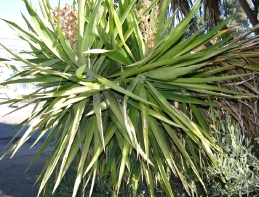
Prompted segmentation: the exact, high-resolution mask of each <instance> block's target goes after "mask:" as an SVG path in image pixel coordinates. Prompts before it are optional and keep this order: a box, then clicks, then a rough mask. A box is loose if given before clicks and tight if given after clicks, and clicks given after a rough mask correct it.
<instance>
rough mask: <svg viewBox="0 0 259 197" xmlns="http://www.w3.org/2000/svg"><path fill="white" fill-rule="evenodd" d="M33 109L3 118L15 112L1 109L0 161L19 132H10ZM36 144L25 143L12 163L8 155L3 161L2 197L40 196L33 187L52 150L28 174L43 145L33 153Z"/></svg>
mask: <svg viewBox="0 0 259 197" xmlns="http://www.w3.org/2000/svg"><path fill="white" fill-rule="evenodd" d="M0 102H1V100H0ZM32 107H33V106H29V107H27V108H25V109H23V110H21V111H17V112H15V113H13V114H11V115H8V116H5V117H3V115H4V114H6V113H8V112H10V111H12V110H15V108H10V107H8V105H0V157H1V156H2V155H3V153H4V152H5V150H4V148H5V146H6V145H7V144H8V142H9V141H10V139H11V137H13V136H14V134H15V133H16V131H17V129H16V130H14V131H12V132H9V131H10V130H11V129H12V128H13V127H14V126H16V125H17V124H18V123H20V122H21V121H23V120H24V119H25V118H26V117H27V116H28V115H30V112H31V110H32ZM18 138H19V137H18ZM33 142H34V140H33V139H30V140H29V141H28V142H26V143H25V144H24V145H23V146H22V147H21V148H20V149H19V150H18V152H17V153H16V154H15V155H14V157H13V158H12V159H10V156H11V155H7V156H6V157H4V158H3V159H2V160H0V197H36V196H37V189H36V188H35V187H34V188H33V185H34V182H35V180H36V177H37V175H38V174H39V173H40V172H41V170H42V168H43V166H44V164H45V161H46V159H47V157H48V155H49V154H50V152H51V147H48V148H47V149H46V151H44V153H43V154H42V155H41V156H40V157H39V159H38V160H37V161H36V163H35V164H34V165H33V166H32V167H31V168H30V169H29V170H28V171H27V172H25V170H26V169H27V167H28V165H29V164H30V162H31V161H32V159H33V158H34V156H35V154H36V152H37V151H38V150H39V149H40V147H41V145H42V143H43V141H40V142H39V143H38V144H37V145H36V146H34V147H33V148H32V149H30V146H31V145H32V143H33Z"/></svg>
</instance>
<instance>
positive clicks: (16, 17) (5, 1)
mask: <svg viewBox="0 0 259 197" xmlns="http://www.w3.org/2000/svg"><path fill="white" fill-rule="evenodd" d="M31 1H32V4H33V6H34V7H35V8H36V9H37V11H39V12H40V7H39V3H38V1H39V0H31ZM49 2H50V4H51V6H52V7H56V6H57V5H58V0H49ZM60 2H61V7H63V6H64V5H65V2H67V3H70V4H72V3H73V0H61V1H60ZM21 12H22V13H23V14H24V15H25V16H26V18H29V16H28V14H27V11H26V6H25V4H24V2H23V1H22V0H1V6H0V18H3V19H6V20H10V21H13V22H15V23H17V24H19V25H21V26H24V25H25V24H24V21H23V18H22V16H21ZM0 36H1V37H14V36H15V35H14V34H13V31H12V30H11V29H10V28H9V27H8V26H7V25H6V23H5V22H3V21H2V20H0Z"/></svg>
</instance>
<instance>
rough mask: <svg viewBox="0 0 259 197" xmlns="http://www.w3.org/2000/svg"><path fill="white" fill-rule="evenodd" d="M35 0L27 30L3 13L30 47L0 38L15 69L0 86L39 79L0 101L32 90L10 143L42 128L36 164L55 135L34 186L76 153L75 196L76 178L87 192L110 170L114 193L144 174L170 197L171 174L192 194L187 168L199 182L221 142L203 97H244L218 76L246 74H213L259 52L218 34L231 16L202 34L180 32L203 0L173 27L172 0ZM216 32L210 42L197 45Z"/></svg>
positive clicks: (62, 172) (64, 166) (134, 186)
mask: <svg viewBox="0 0 259 197" xmlns="http://www.w3.org/2000/svg"><path fill="white" fill-rule="evenodd" d="M39 2H40V5H41V10H42V16H43V17H41V15H40V14H38V13H37V12H36V10H35V9H34V8H33V6H32V4H30V3H29V1H28V0H24V3H25V5H26V8H27V10H28V13H29V16H30V19H31V22H29V20H28V19H26V18H25V17H24V20H25V22H26V23H27V25H28V29H22V28H21V27H20V26H19V25H17V24H15V23H13V22H11V21H8V20H5V21H6V22H7V23H8V24H9V25H10V26H11V27H12V28H13V29H14V30H15V31H16V33H17V35H18V37H19V38H20V39H22V40H23V41H25V42H26V43H27V44H28V45H29V46H30V50H28V51H24V52H22V53H21V54H16V53H13V52H12V51H10V50H9V49H8V48H6V47H5V46H3V45H1V46H2V47H4V48H5V49H6V50H7V51H8V52H9V53H11V54H12V55H13V57H14V58H12V59H0V61H1V64H3V65H4V66H6V67H8V68H11V69H13V70H15V71H16V72H17V74H16V75H15V76H13V77H12V78H10V79H8V80H7V81H5V82H3V83H2V84H1V85H2V86H4V85H9V84H15V83H37V86H38V87H39V89H38V90H36V91H35V92H33V93H31V94H29V95H24V96H22V97H20V98H17V99H12V100H9V101H6V102H3V104H5V103H17V102H20V101H22V100H24V99H32V103H34V104H35V108H34V110H33V112H32V114H31V115H30V116H29V117H28V118H27V119H26V120H25V121H23V122H22V123H21V125H22V129H21V130H20V131H19V132H18V133H21V132H22V131H23V129H25V128H26V126H27V125H30V127H29V129H28V130H26V132H25V134H24V135H23V137H22V138H21V139H20V140H19V141H18V142H17V143H15V144H14V145H13V146H11V147H10V149H9V151H8V152H11V151H13V154H15V153H16V152H17V151H18V149H19V148H20V147H21V146H22V145H23V144H24V143H25V142H26V141H27V140H28V139H29V138H30V137H31V136H33V135H35V134H36V133H39V137H38V138H37V140H36V141H35V143H34V144H36V143H37V142H38V141H39V140H40V139H41V138H42V136H44V135H46V134H48V136H47V138H46V139H45V141H44V144H43V146H42V148H41V150H40V151H39V152H38V154H37V155H36V158H35V159H34V160H33V161H32V163H33V162H34V161H35V160H36V159H37V157H38V156H39V155H40V154H41V153H42V151H43V150H44V149H45V148H46V147H47V146H48V144H49V143H50V142H51V140H52V139H54V140H55V143H54V149H53V152H52V153H51V155H50V156H49V159H48V160H47V163H46V166H45V168H44V169H43V171H42V173H41V174H40V176H39V179H38V180H41V181H42V182H41V185H40V188H39V192H41V191H42V190H43V189H44V186H45V185H46V184H47V182H48V180H49V178H50V177H51V175H53V173H54V172H55V171H56V172H57V175H56V176H55V177H56V180H55V185H54V188H53V191H55V190H56V189H57V187H58V185H59V184H60V182H61V180H62V178H63V177H64V176H65V174H66V172H67V170H68V168H69V166H70V165H71V163H72V161H73V160H74V159H75V158H76V160H77V162H76V165H77V166H76V178H75V183H74V188H73V196H76V194H77V191H78V188H79V186H80V184H82V183H83V184H84V186H86V185H87V184H89V185H91V186H90V188H91V190H90V194H91V192H92V189H93V188H94V184H95V182H96V179H97V178H100V177H106V176H108V175H109V176H110V177H111V178H110V184H111V185H112V189H113V193H114V194H116V192H119V189H120V187H121V185H122V183H126V184H128V185H129V186H130V187H131V189H132V194H133V196H136V192H137V189H138V186H139V185H140V184H142V183H143V182H145V183H146V185H147V186H148V188H149V195H150V196H154V195H155V194H154V188H155V186H156V185H159V186H160V187H161V188H162V189H163V190H164V191H165V193H166V195H168V196H170V197H171V196H173V188H172V186H171V184H170V181H171V179H172V178H174V177H178V178H179V179H180V180H181V182H182V184H183V186H184V188H185V190H186V192H187V193H188V194H190V195H194V193H195V192H196V189H195V185H194V181H193V177H191V178H190V177H189V174H192V175H194V176H195V177H196V179H198V180H199V181H200V182H201V184H202V185H203V186H204V184H203V181H202V178H201V176H200V174H199V172H198V167H199V163H200V160H203V161H204V160H210V161H211V162H214V161H215V157H214V154H213V152H214V151H218V147H217V146H216V145H215V143H214V142H212V141H211V139H210V133H209V130H208V125H207V124H206V121H205V119H204V116H205V115H204V112H203V110H202V109H203V108H204V106H205V107H208V106H217V105H216V104H215V103H213V102H210V101H209V98H210V97H217V98H220V97H231V98H242V97H246V96H247V95H244V94H242V93H240V92H237V91H233V90H230V89H228V88H224V87H220V86H218V85H217V83H218V82H219V81H222V80H228V79H233V78H238V77H241V76H246V75H247V74H239V75H233V76H224V75H220V74H221V73H222V72H224V71H226V70H228V69H230V68H231V67H232V66H233V65H234V66H240V67H244V68H253V67H252V66H250V64H246V63H242V64H240V63H239V60H240V58H246V57H258V56H259V52H253V53H243V52H242V51H240V50H237V48H236V47H238V46H240V45H241V44H242V47H243V45H245V44H246V43H245V41H244V42H242V43H229V41H230V40H231V38H225V39H221V35H223V34H224V33H226V30H221V29H222V27H224V26H225V24H226V23H227V21H228V20H226V21H223V22H222V23H220V24H219V25H218V26H217V27H215V28H214V29H213V30H211V31H210V32H208V33H207V34H205V35H200V33H201V32H202V28H201V29H199V30H198V31H197V32H195V33H193V34H192V35H191V36H190V37H188V38H186V37H185V34H186V32H187V30H188V29H189V27H190V23H191V20H192V18H193V16H194V15H195V13H196V11H197V10H198V9H199V7H200V4H201V2H202V1H201V0H198V1H196V4H195V5H194V6H193V9H192V10H191V11H190V12H189V14H188V15H186V17H185V18H184V19H183V20H181V21H180V22H179V24H178V25H177V27H175V28H172V27H173V26H174V23H175V20H174V17H173V16H170V17H168V15H167V10H168V7H170V3H171V0H164V1H162V0H153V1H148V0H143V1H138V2H136V1H133V0H132V1H126V0H118V6H115V5H114V1H113V0H87V1H85V0H78V1H76V2H78V6H76V5H74V6H69V5H68V4H67V5H66V8H65V10H66V11H62V10H60V7H58V8H57V9H52V8H51V6H50V4H49V1H48V0H42V1H39ZM75 7H77V9H75ZM62 17H63V18H62ZM63 19H64V20H63ZM215 38H218V42H217V43H215V44H214V45H213V46H210V47H208V48H206V49H204V50H202V51H199V52H195V53H194V51H196V49H197V48H199V47H200V46H202V45H204V44H206V43H207V42H209V41H210V40H212V39H215ZM249 47H250V43H249ZM24 53H27V54H30V57H27V56H26V57H24V56H23V54H24ZM230 58H231V59H230ZM13 62H19V63H23V64H26V65H27V67H25V68H24V67H23V68H21V67H19V66H17V64H13ZM246 62H247V60H246ZM18 65H19V64H18ZM215 74H217V75H215ZM214 75H215V76H217V77H214ZM48 131H49V132H48ZM17 135H18V134H17ZM14 139H15V138H14ZM201 151H202V153H203V154H202V156H199V152H201ZM55 169H57V170H55ZM83 188H84V187H83Z"/></svg>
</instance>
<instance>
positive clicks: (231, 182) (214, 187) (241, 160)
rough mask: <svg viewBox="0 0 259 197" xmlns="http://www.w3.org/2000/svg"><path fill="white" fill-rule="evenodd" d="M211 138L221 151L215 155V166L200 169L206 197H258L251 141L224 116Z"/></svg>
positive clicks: (258, 162) (257, 163)
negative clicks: (203, 178) (202, 170)
mask: <svg viewBox="0 0 259 197" xmlns="http://www.w3.org/2000/svg"><path fill="white" fill-rule="evenodd" d="M212 136H213V139H214V141H215V142H217V143H218V144H219V146H220V147H221V148H222V149H223V151H222V152H220V153H218V154H216V159H217V163H216V165H212V166H209V167H206V168H204V174H206V180H207V182H206V181H205V183H206V185H207V188H208V194H209V196H240V197H242V196H259V194H258V193H259V159H258V158H256V157H255V156H254V154H253V152H252V150H253V145H252V143H251V142H252V140H251V139H249V138H248V136H246V135H245V133H243V132H242V130H241V129H240V126H239V124H238V123H234V122H233V121H231V117H230V116H228V115H226V118H225V119H224V120H221V121H219V123H218V124H217V125H216V127H214V132H213V133H212Z"/></svg>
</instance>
